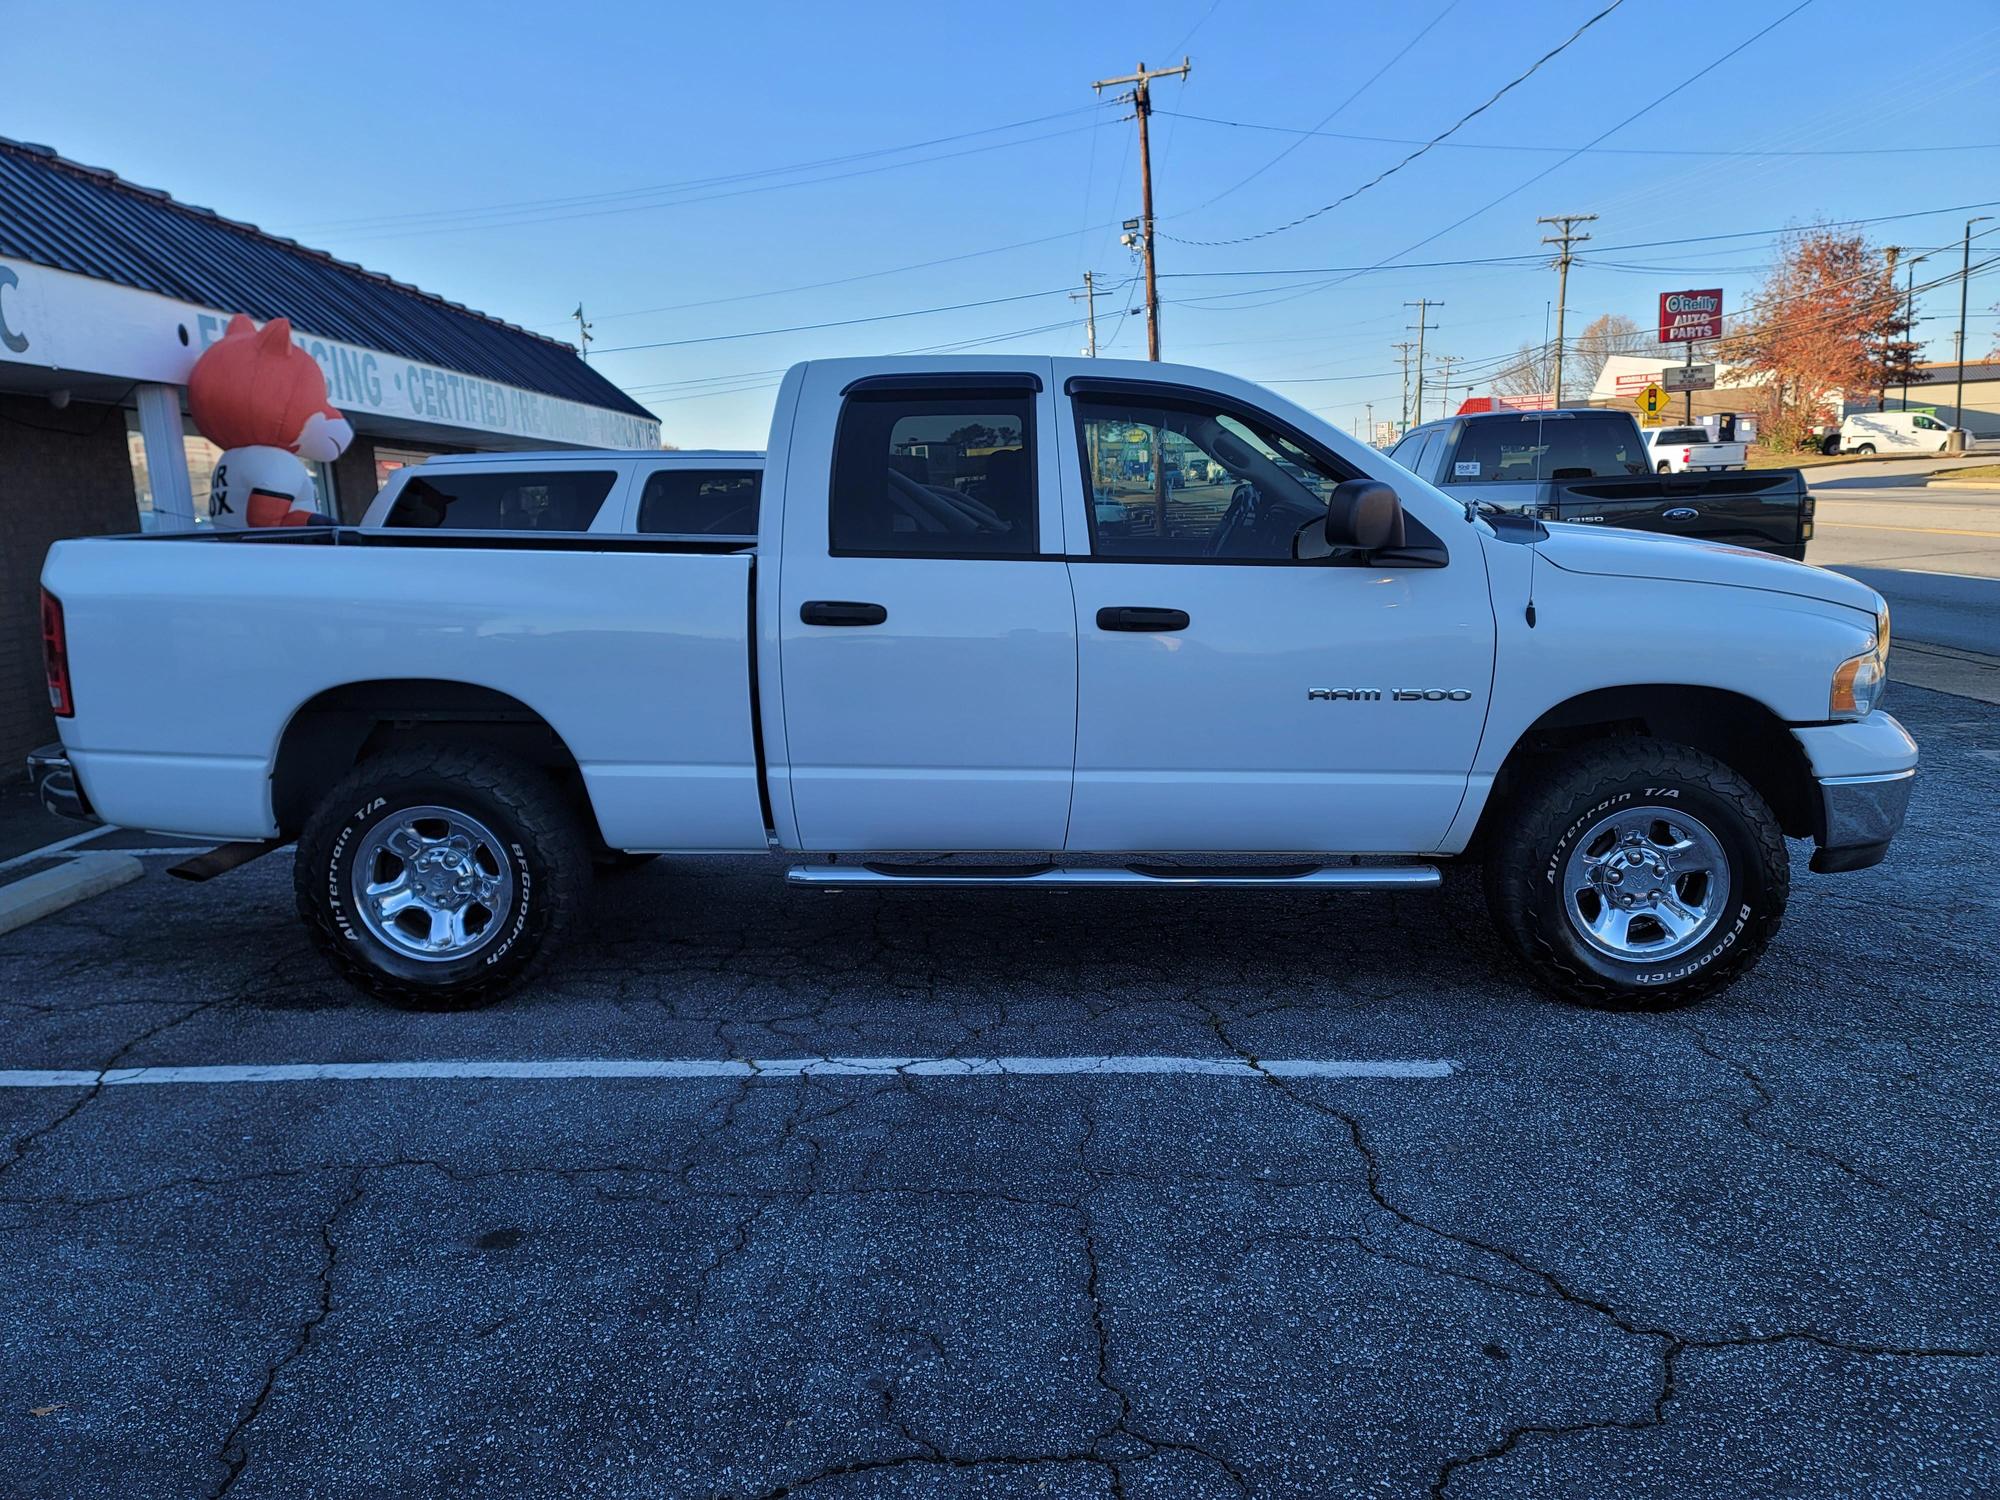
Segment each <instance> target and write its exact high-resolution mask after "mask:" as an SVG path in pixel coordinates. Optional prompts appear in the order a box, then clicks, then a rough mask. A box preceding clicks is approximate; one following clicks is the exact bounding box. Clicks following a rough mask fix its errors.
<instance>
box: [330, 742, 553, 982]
mask: <svg viewBox="0 0 2000 1500" xmlns="http://www.w3.org/2000/svg"><path fill="white" fill-rule="evenodd" d="M590 873H591V871H590V853H589V846H588V845H587V844H586V843H585V841H584V838H583V834H582V831H581V830H580V829H579V828H578V826H577V819H576V817H575V816H574V814H573V813H572V812H571V811H570V809H569V808H568V806H566V805H565V803H564V802H563V799H562V797H561V795H560V794H559V793H558V791H557V789H556V787H555V786H554V784H553V783H552V782H551V781H550V780H549V778H548V777H547V776H546V775H544V774H543V773H542V772H541V771H539V770H537V769H536V768H535V767H533V766H530V765H527V764H525V763H523V762H520V761H517V760H514V759H513V758H512V757H509V756H506V755H502V754H500V753H498V752H496V751H491V750H486V749H483V748H480V747H477V746H471V747H466V746H453V745H412V746H408V747H405V748H403V749H399V750H393V751H390V752H388V753H387V754H384V755H380V756H377V757H375V758H374V759H372V760H367V761H363V762H362V763H361V764H360V765H359V766H357V767H355V769H354V770H353V771H352V772H351V773H350V774H349V775H348V776H347V777H346V779H344V780H343V781H341V782H339V783H338V784H337V785H335V786H334V787H333V788H332V790H330V791H329V792H328V793H327V795H326V798H325V800H324V801H322V802H321V804H320V806H319V808H318V810H317V811H316V812H315V813H314V814H313V815H312V817H311V818H310V819H309V820H308V821H307V823H306V826H305V829H304V830H303V831H302V832H301V833H300V835H299V847H298V856H297V859H296V862H295V863H294V866H293V883H294V889H295V891H296V893H297V897H298V906H299V915H300V916H301V917H303V918H304V919H305V922H306V926H307V928H308V929H309V930H310V931H311V933H312V935H313V939H314V941H315V942H316V943H317V944H318V946H319V948H320V950H321V951H322V952H323V953H325V954H326V956H327V958H328V959H329V960H330V961H331V962H332V964H333V967H334V968H335V970H337V971H338V972H339V973H340V974H341V975H342V977H344V978H346V979H348V980H349V981H351V982H352V983H354V984H356V985H358V986H359V987H360V988H361V989H363V990H366V991H367V992H368V993H369V994H371V995H374V996H376V997H378V998H379V999H382V1000H386V1001H388V1002H389V1003H390V1004H391V1005H396V1006H401V1007H404V1008H406V1009H412V1010H469V1009H471V1008H473V1007H475V1006H480V1005H484V1004H487V1003H488V1002H490V1001H492V1000H495V999H497V998H498V997H499V996H500V995H501V994H503V993H504V992H505V991H506V990H507V989H509V988H510V987H511V986H513V985H515V984H518V983H519V982H520V981H521V980H522V979H523V978H525V977H526V976H527V975H528V974H529V973H530V972H531V971H532V970H533V969H534V968H535V967H536V966H537V965H538V964H539V963H540V962H541V961H542V960H543V959H544V958H546V957H547V955H548V954H549V953H550V952H552V951H553V950H554V949H555V947H556V946H557V944H559V943H560V941H561V940H562V938H563V937H564V935H565V934H566V933H567V932H568V930H569V928H570V927H571V925H572V923H573V922H574V920H575V917H576V914H577V912H578V910H579V909H580V907H581V905H582V901H583V895H584V893H585V892H586V891H588V890H589V888H590Z"/></svg>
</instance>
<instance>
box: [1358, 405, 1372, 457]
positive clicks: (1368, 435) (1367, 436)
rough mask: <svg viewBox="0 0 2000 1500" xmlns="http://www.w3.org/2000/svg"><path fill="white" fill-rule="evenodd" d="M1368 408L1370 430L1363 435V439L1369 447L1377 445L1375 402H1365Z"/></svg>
mask: <svg viewBox="0 0 2000 1500" xmlns="http://www.w3.org/2000/svg"><path fill="white" fill-rule="evenodd" d="M1365 404H1366V406H1367V408H1368V430H1367V431H1366V432H1364V433H1363V434H1362V435H1361V441H1362V442H1364V443H1366V444H1367V445H1368V446H1369V447H1371V448H1372V447H1374V446H1375V403H1374V402H1373V401H1370V402H1367V403H1365Z"/></svg>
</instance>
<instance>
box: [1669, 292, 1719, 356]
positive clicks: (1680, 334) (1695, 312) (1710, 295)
mask: <svg viewBox="0 0 2000 1500" xmlns="http://www.w3.org/2000/svg"><path fill="white" fill-rule="evenodd" d="M1721 337H1722V288H1721V287H1719V286H1717V287H1710V288H1708V289H1707V290H1706V291H1698V292H1662V293H1660V342H1661V343H1663V344H1691V343H1693V342H1695V341H1696V340H1697V339H1719V338H1721Z"/></svg>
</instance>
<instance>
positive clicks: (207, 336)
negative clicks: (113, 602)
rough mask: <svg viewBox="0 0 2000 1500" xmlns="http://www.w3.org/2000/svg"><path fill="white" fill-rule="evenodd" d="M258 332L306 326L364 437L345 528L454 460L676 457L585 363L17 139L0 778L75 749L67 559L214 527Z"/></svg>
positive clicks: (12, 168) (344, 462)
mask: <svg viewBox="0 0 2000 1500" xmlns="http://www.w3.org/2000/svg"><path fill="white" fill-rule="evenodd" d="M236 313H247V314H249V315H250V317H252V318H254V319H256V320H257V321H258V322H260V323H262V322H265V321H268V320H269V319H272V318H277V317H283V318H287V319H289V320H290V322H291V325H292V329H293V341H294V342H295V343H296V344H297V345H298V346H299V347H300V348H302V349H304V350H305V351H306V352H307V353H308V354H310V355H311V356H312V357H313V359H314V360H316V361H317V362H318V363H319V365H320V368H321V370H322V371H323V372H324V374H325V376H326V384H327V394H328V397H329V399H330V400H331V401H332V403H333V405H335V406H336V407H338V408H339V409H340V410H341V411H342V413H344V414H345V415H346V417H347V419H348V420H349V422H350V423H352V425H353V427H354V429H355V433H356V436H355V439H354V442H353V444H352V445H351V446H350V447H349V448H348V449H347V451H346V452H345V453H343V454H342V455H341V456H340V458H339V459H338V460H336V461H335V462H333V463H331V464H324V465H320V466H318V471H317V473H316V474H315V484H316V488H317V491H318V500H319V505H320V508H321V509H322V510H324V511H326V512H327V514H329V515H330V516H332V517H334V518H336V519H342V520H349V521H351V520H354V519H357V518H358V517H359V516H360V515H361V513H362V511H363V510H364V509H366V507H367V505H368V502H369V501H370V500H371V499H372V498H374V495H375V492H376V490H377V489H378V488H380V485H381V482H382V480H383V478H384V477H385V476H386V475H387V474H388V473H389V472H391V471H392V470H394V469H395V468H398V467H400V466H401V465H403V464H406V463H411V462H415V461H417V460H419V459H421V458H423V457H426V456H428V455H430V454H433V453H460V452H467V451H472V450H481V449H496V448H547V447H551V446H574V447H616V448H652V447H657V446H658V445H659V438H660V430H659V423H658V421H657V420H656V419H655V418H654V416H653V414H652V413H651V412H649V411H647V410H646V408H645V407H643V406H641V405H639V403H638V402H636V401H634V400H633V399H632V398H631V397H629V396H627V395H626V394H625V393H624V392H623V391H621V390H619V389H618V388H617V387H616V386H614V385H613V384H611V382H610V381H608V380H606V379H605V378H604V377H603V376H602V375H600V374H598V373H597V372H596V371H595V370H593V369H591V367H590V366H589V365H588V364H587V363H585V362H584V361H583V360H581V359H579V358H578V357H577V355H576V352H575V351H574V350H573V349H572V348H570V346H569V345H567V344H564V343H561V342H559V341H557V340H554V339H550V338H546V337H544V336H542V335H540V334H536V333H531V332H529V331H528V330H527V329H524V328H518V327H515V326H514V325H512V324H509V323H503V322H501V321H500V320H499V319H496V318H490V317H487V316H486V315H485V314H483V313H478V312H474V311H472V310H471V309H470V308H466V307H462V306H460V305H459V304H457V303H455V302H449V301H447V300H445V299H444V298H442V297H438V296H435V295H433V294H431V293H429V292H425V291H421V290H419V289H418V288H416V287H413V286H407V285H405V284H403V283H401V282H398V281H394V280H392V279H390V278H389V277H387V276H383V275H379V274H377V273H375V272H372V271H367V270H364V269H363V268H361V267H360V266H357V265H353V264H350V263H348V262H346V261H341V260H336V259H335V258H334V257H333V256H331V255H328V254H326V253H325V252H323V251H319V250H313V249H309V248H307V247H306V246H304V245H300V244H298V243H296V242H294V241H292V240H288V239H284V238H281V237H279V236H277V235H272V234H267V233H265V232H264V231H262V230H260V229H258V228H257V227H256V226H254V225H251V224H243V223H238V222H237V221H235V220H233V219H226V218H224V217H222V216H221V215H220V214H218V213H216V212H215V211H214V210H212V209H207V208H197V207H194V206H192V205H189V204H185V203H180V202H177V201H176V200H174V199H173V198H171V197H169V196H168V195H167V194H165V193H163V192H159V191H157V190H155V189H152V188H144V187H139V186H137V185H135V184H133V183H129V182H125V181H123V180H122V179H120V178H119V177H118V176H117V174H115V173H113V172H109V171H105V170H103V169H101V168H97V167H86V166H82V165H80V164H78V163H76V162H73V161H69V160H67V159H65V158H63V157H61V156H58V155H57V154H56V153H55V152H54V151H52V150H50V149H49V148H48V147H46V146H33V145H25V144H22V143H20V142H16V141H9V140H6V139H5V138H0V765H5V764H8V763H18V760H19V755H20V753H21V752H23V751H25V750H26V749H29V748H32V747H33V746H34V745H35V744H37V743H40V742H42V741H45V740H47V739H50V738H52V737H53V733H54V731H53V727H52V723H51V721H50V719H49V716H48V714H47V711H46V707H45V699H46V694H45V691H44V684H43V680H42V667H41V643H40V630H39V624H38V615H37V609H36V598H37V590H36V580H37V577H38V576H39V573H40V570H41V564H42V558H43V555H44V554H45V553H46V552H47V551H48V548H49V544H50V543H52V542H54V541H56V540H58V539H60V538H63V537H72V536H84V535H91V534H101V533H105V532H121V531H137V530H142V529H144V530H162V529H176V528H184V527H194V526H199V525H201V524H203V523H204V522H205V521H206V518H207V502H208V489H209V472H210V470H211V469H212V467H213V465H214V461H215V458H216V456H217V449H216V448H215V447H214V445H212V444H210V443H209V442H207V441H206V440H205V439H204V438H202V437H201V436H200V435H199V434H197V433H196V432H195V430H194V428H193V427H192V425H191V424H190V423H189V421H188V419H187V415H186V400H185V396H186V392H185V385H186V381H187V377H188V372H189V370H190V369H191V368H192V366H193V364H194V361H195V359H196V358H197V357H198V356H199V355H200V354H201V352H202V351H203V350H204V349H205V348H207V347H208V346H209V345H210V344H212V343H214V342H215V341H216V340H218V339H219V338H221V337H222V333H223V329H224V328H225V327H226V326H227V324H228V322H229V319H230V317H231V316H232V315H234V314H236ZM134 649H135V650H139V649H144V645H143V643H139V642H135V643H134Z"/></svg>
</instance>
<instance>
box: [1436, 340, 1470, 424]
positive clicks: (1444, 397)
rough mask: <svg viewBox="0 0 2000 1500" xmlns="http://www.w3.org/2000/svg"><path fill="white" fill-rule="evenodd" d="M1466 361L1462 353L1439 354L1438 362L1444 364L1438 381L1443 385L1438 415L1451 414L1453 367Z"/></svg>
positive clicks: (1446, 415)
mask: <svg viewBox="0 0 2000 1500" xmlns="http://www.w3.org/2000/svg"><path fill="white" fill-rule="evenodd" d="M1464 363H1465V356H1464V355H1462V354H1440V355H1439V356H1438V364H1439V365H1440V366H1442V368H1441V369H1440V370H1439V371H1438V381H1439V384H1440V386H1441V387H1442V390H1441V393H1440V394H1439V396H1438V415H1439V416H1440V417H1448V416H1450V415H1451V367H1452V366H1453V365H1462V364H1464Z"/></svg>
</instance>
